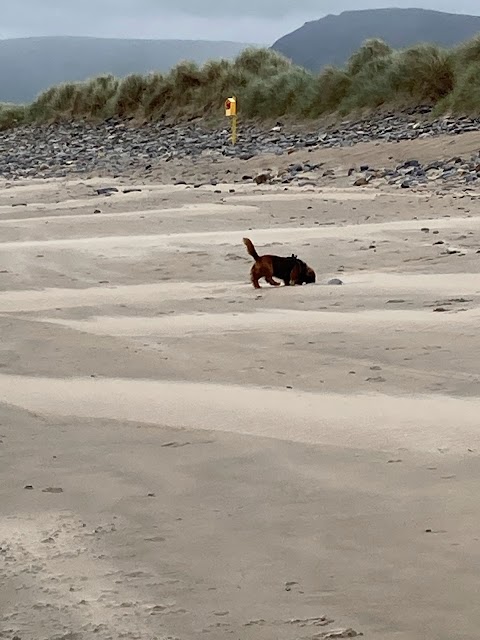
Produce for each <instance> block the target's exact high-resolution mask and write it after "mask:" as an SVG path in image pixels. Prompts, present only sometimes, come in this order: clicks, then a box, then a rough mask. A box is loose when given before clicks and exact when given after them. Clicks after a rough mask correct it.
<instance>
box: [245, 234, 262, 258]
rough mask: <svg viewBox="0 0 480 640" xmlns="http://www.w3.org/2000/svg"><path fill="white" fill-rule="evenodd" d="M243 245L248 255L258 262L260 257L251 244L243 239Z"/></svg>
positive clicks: (246, 239)
mask: <svg viewBox="0 0 480 640" xmlns="http://www.w3.org/2000/svg"><path fill="white" fill-rule="evenodd" d="M243 244H244V245H245V246H246V247H247V251H248V255H250V256H252V258H253V259H254V260H258V258H259V257H260V256H259V255H258V253H257V251H256V249H255V247H254V246H253V242H252V241H251V240H249V239H248V238H244V239H243Z"/></svg>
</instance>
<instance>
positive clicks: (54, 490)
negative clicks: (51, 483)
mask: <svg viewBox="0 0 480 640" xmlns="http://www.w3.org/2000/svg"><path fill="white" fill-rule="evenodd" d="M42 493H63V489H61V488H60V487H47V488H46V489H42Z"/></svg>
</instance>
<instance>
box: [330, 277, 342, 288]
mask: <svg viewBox="0 0 480 640" xmlns="http://www.w3.org/2000/svg"><path fill="white" fill-rule="evenodd" d="M328 284H330V285H337V286H338V285H342V284H343V282H342V280H340V279H339V278H332V280H329V281H328Z"/></svg>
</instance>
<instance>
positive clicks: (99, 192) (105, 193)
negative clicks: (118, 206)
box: [95, 187, 118, 196]
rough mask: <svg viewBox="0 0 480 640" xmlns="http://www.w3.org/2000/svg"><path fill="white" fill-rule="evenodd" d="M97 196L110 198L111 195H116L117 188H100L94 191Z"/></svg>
mask: <svg viewBox="0 0 480 640" xmlns="http://www.w3.org/2000/svg"><path fill="white" fill-rule="evenodd" d="M95 191H96V192H97V195H99V196H111V195H112V193H118V189H117V187H102V188H101V189H95Z"/></svg>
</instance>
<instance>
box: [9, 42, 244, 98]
mask: <svg viewBox="0 0 480 640" xmlns="http://www.w3.org/2000/svg"><path fill="white" fill-rule="evenodd" d="M246 46H247V45H246V44H242V43H239V42H208V41H202V40H122V39H110V38H82V37H63V36H59V37H43V38H15V39H11V40H0V102H30V101H32V100H33V99H34V98H35V96H36V95H37V94H38V93H40V92H41V91H43V90H44V89H48V88H49V87H51V86H52V85H55V84H59V83H61V82H72V81H79V80H86V79H87V78H91V77H92V76H98V75H100V74H104V73H112V74H113V75H115V76H120V77H121V76H126V75H128V74H129V73H137V72H138V73H147V72H150V71H168V70H169V69H171V68H172V67H173V66H174V65H175V64H176V63H177V62H179V61H181V60H193V61H195V62H198V63H199V64H202V63H204V62H206V61H207V60H210V59H214V58H233V57H235V56H236V55H237V54H238V53H240V51H242V50H243V49H245V48H246Z"/></svg>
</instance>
